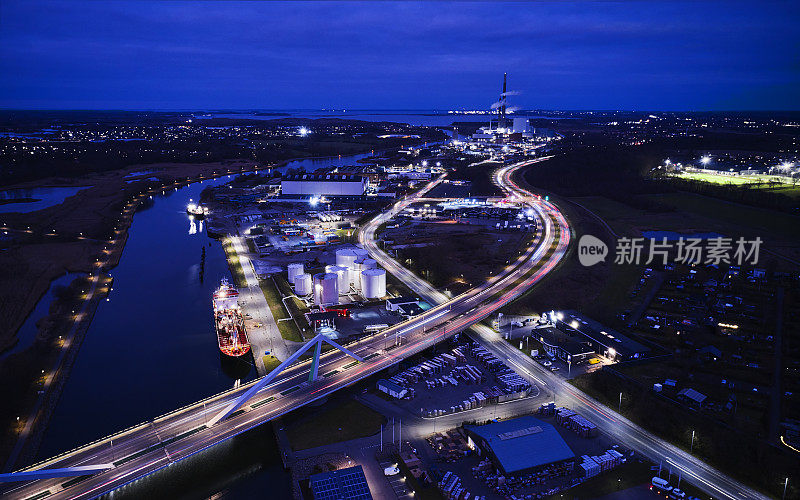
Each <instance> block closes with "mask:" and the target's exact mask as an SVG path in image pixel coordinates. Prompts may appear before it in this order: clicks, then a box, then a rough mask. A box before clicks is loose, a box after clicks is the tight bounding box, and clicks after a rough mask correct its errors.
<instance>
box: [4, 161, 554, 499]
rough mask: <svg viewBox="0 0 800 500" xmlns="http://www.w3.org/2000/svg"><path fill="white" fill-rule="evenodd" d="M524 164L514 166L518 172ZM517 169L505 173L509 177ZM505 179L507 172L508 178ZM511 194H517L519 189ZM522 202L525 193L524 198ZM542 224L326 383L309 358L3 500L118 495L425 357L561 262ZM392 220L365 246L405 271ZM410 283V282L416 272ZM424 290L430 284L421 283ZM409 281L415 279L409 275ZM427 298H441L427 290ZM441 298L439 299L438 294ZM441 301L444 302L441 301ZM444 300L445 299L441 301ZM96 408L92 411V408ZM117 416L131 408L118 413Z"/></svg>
mask: <svg viewBox="0 0 800 500" xmlns="http://www.w3.org/2000/svg"><path fill="white" fill-rule="evenodd" d="M520 166H522V164H519V165H516V166H514V168H513V169H516V168H519V167H520ZM513 169H512V168H507V169H504V170H503V171H505V172H506V173H507V174H508V173H510V172H511V171H512V170H513ZM501 172H502V171H501ZM438 182H439V181H438V180H437V181H433V182H431V183H430V184H428V185H427V186H426V187H425V188H424V189H423V190H421V191H420V192H419V193H417V194H415V195H414V196H412V197H411V198H409V199H405V200H401V201H399V202H398V203H396V204H395V205H394V206H393V207H392V209H391V210H390V212H389V213H396V212H397V211H398V210H401V209H402V208H403V207H405V206H406V205H407V204H408V203H411V202H412V201H413V200H414V199H416V198H417V197H420V196H424V194H425V193H427V191H428V190H430V189H431V188H432V187H433V186H435V185H436V184H437V183H438ZM510 189H511V191H509V193H510V195H512V196H513V195H514V193H515V191H513V189H514V188H513V186H511V187H510ZM517 195H518V196H522V194H521V193H517ZM527 202H529V203H532V204H533V205H532V208H533V209H534V210H535V211H536V214H537V216H538V217H539V228H540V230H539V231H538V232H537V234H536V238H535V241H534V242H533V244H532V245H531V246H530V247H529V248H527V249H526V250H525V251H524V252H522V253H521V255H520V256H519V258H518V259H517V260H516V261H514V262H512V263H511V265H509V266H508V267H507V268H506V269H504V270H503V271H502V272H501V273H499V274H498V276H496V277H494V278H492V279H490V280H489V281H487V282H486V283H484V284H482V285H480V286H478V287H476V288H473V289H471V290H469V291H467V292H465V293H463V294H462V295H459V296H457V297H455V298H453V299H452V300H450V301H448V302H446V303H443V304H441V305H438V306H436V307H433V308H431V309H429V310H428V311H426V312H425V313H423V314H421V315H419V316H417V317H415V318H412V319H411V320H408V321H405V322H403V323H400V324H397V325H395V326H393V327H391V328H389V329H387V330H384V331H383V332H380V333H378V334H375V335H371V336H367V337H362V338H360V339H358V340H357V341H355V342H351V343H350V344H347V345H346V347H348V348H349V349H351V350H352V351H354V352H355V353H356V354H358V355H359V356H361V357H363V358H364V359H365V361H364V362H363V363H358V362H355V361H353V360H352V359H351V358H347V357H345V355H343V354H342V353H340V352H338V351H330V352H327V353H325V354H323V356H322V358H321V361H320V369H319V373H320V378H319V379H318V380H316V381H314V382H309V381H308V374H307V369H308V364H309V362H308V361H303V362H300V363H297V364H295V365H292V366H290V367H289V368H288V369H287V370H285V371H284V372H283V373H282V374H281V375H280V378H278V379H277V380H276V381H274V382H273V383H271V384H269V385H267V386H266V387H264V388H263V389H262V390H260V391H259V392H258V393H257V394H256V395H255V396H254V397H253V398H252V399H251V400H250V401H249V402H248V403H247V404H245V405H244V406H242V407H241V408H240V409H239V410H237V411H236V412H234V413H233V414H232V415H231V416H230V417H228V418H227V419H224V420H222V421H220V422H218V423H217V424H216V425H213V426H211V427H208V425H207V423H208V422H209V421H210V420H211V419H212V418H213V417H214V416H215V415H216V414H218V413H219V412H220V411H221V410H222V409H223V408H225V407H226V406H228V405H229V404H230V403H231V402H232V401H233V400H234V399H235V398H237V397H238V396H240V395H242V394H243V393H244V392H245V391H247V390H248V389H249V388H250V386H251V385H252V384H254V383H255V381H254V382H250V383H248V384H243V385H242V386H240V387H237V388H234V389H231V390H229V391H226V392H224V393H221V394H217V395H214V396H212V397H210V398H207V399H206V400H204V401H200V402H197V403H194V404H191V405H189V406H187V407H184V408H181V409H179V410H176V411H174V412H172V413H169V414H167V415H163V416H161V417H158V418H156V419H154V420H152V421H149V422H145V423H142V424H139V425H137V426H134V427H131V428H129V429H127V430H125V431H122V432H120V433H117V434H115V435H113V436H109V437H106V438H103V439H100V440H98V441H96V442H94V443H90V444H87V445H84V446H82V447H80V448H77V449H75V450H72V451H70V452H67V453H65V454H62V455H60V456H58V457H54V458H51V459H48V460H45V461H43V462H41V463H39V464H36V465H35V466H32V467H30V468H28V469H25V470H35V469H42V468H61V467H75V466H89V465H99V464H108V463H111V464H114V468H113V469H110V470H108V471H106V472H102V473H99V474H95V475H92V476H83V477H79V478H73V479H65V478H60V479H40V480H37V481H29V482H26V483H11V484H10V485H6V487H5V488H4V490H3V491H2V493H3V495H4V498H21V499H29V498H93V497H96V496H99V495H102V494H104V493H107V492H109V491H113V490H114V489H117V488H119V487H121V486H123V485H126V484H128V483H130V482H132V481H135V480H136V479H139V478H141V477H143V476H146V475H148V474H151V473H153V472H155V471H157V470H160V469H163V468H165V467H169V466H170V465H171V464H173V463H175V462H177V461H179V460H182V459H184V458H187V457H189V456H191V455H193V454H195V453H197V452H200V451H202V450H204V449H206V448H209V447H211V446H214V445H215V444H218V443H220V442H222V441H224V440H226V439H230V438H232V437H234V436H236V435H238V434H241V433H242V432H245V431H247V430H249V429H252V428H253V427H256V426H258V425H261V424H263V423H264V422H267V421H269V420H271V419H274V418H276V417H279V416H280V415H283V414H285V413H287V412H289V411H291V410H294V409H297V408H299V407H301V406H303V405H306V404H308V403H310V402H312V401H314V400H317V399H319V398H322V397H325V396H327V395H328V394H330V393H332V392H334V391H336V390H338V389H341V388H343V387H347V386H349V385H351V384H353V383H355V382H357V381H359V380H361V379H363V378H365V377H368V376H370V375H372V374H374V373H377V372H379V371H380V370H383V369H385V368H386V367H388V366H391V365H392V364H394V363H397V362H398V361H400V360H401V359H404V358H406V357H408V356H411V355H413V354H415V353H418V352H420V351H422V350H424V349H427V348H428V347H430V346H432V345H434V344H436V343H438V342H440V341H441V340H443V339H445V338H447V337H448V336H450V335H453V334H455V333H457V332H460V331H463V330H464V329H465V328H468V327H469V326H471V325H473V324H475V323H476V322H478V321H480V320H482V319H484V318H485V317H487V316H488V315H489V314H491V313H492V312H493V311H495V310H496V309H498V308H499V307H502V306H503V305H505V304H506V303H508V302H509V301H511V300H513V299H514V298H516V297H518V296H519V295H520V294H522V293H524V291H525V290H527V289H528V288H529V287H530V285H532V284H533V283H535V282H536V281H538V280H539V279H541V277H543V276H544V275H545V274H546V273H547V272H549V271H550V270H551V269H552V268H553V266H554V265H555V264H556V263H557V262H558V260H560V259H561V258H562V257H563V255H564V251H565V250H566V248H567V245H568V243H569V232H568V231H565V230H563V228H566V221H565V220H564V219H563V217H561V215H560V214H559V213H558V212H557V211H556V210H555V209H554V208H553V207H551V206H549V205H547V204H542V203H538V202H535V201H534V200H532V199H531V200H527ZM387 217H388V215H387V214H383V215H381V216H378V217H377V218H376V219H374V220H373V221H371V222H370V223H368V225H367V226H366V227H365V230H364V232H363V233H362V236H361V237H362V241H364V243H365V244H366V245H367V247H368V248H369V250H370V251H371V252H376V253H375V255H380V254H383V255H384V256H385V257H384V258H383V260H384V261H385V262H386V263H387V268H388V270H389V271H390V272H396V273H399V274H404V273H408V271H405V270H404V269H403V268H400V267H399V266H397V264H396V263H393V262H392V261H391V260H390V259H388V256H386V254H384V253H383V252H382V251H380V250H379V249H377V248H375V245H374V243H372V236H373V235H374V232H375V229H377V227H378V226H379V225H380V224H381V223H382V222H383V221H385V220H386V218H387ZM411 276H413V275H411ZM414 278H415V279H416V281H417V282H418V284H419V286H425V285H427V284H426V283H424V282H422V281H421V280H419V278H416V277H414ZM404 279H408V276H407V275H406V276H405V277H404ZM427 288H428V290H427V291H428V293H438V292H436V291H435V290H433V289H431V288H430V287H429V286H428V287H427ZM440 295H441V294H439V295H437V297H439V296H440ZM441 297H443V296H441ZM443 300H444V299H443ZM87 411H90V410H87ZM120 411H124V409H121V410H120Z"/></svg>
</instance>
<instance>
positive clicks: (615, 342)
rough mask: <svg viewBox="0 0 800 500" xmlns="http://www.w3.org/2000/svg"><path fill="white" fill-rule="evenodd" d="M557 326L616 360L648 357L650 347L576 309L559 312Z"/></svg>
mask: <svg viewBox="0 0 800 500" xmlns="http://www.w3.org/2000/svg"><path fill="white" fill-rule="evenodd" d="M559 314H560V315H561V317H560V318H556V319H555V326H556V328H558V329H559V330H561V331H562V332H564V333H566V334H567V335H570V336H577V337H579V338H581V341H582V342H585V343H587V344H588V345H589V346H590V347H591V348H592V350H593V351H594V352H596V353H597V354H601V355H603V356H605V357H607V358H609V359H612V360H614V361H627V360H631V359H638V358H643V357H646V356H648V355H649V354H650V351H651V350H650V348H649V347H647V346H646V345H644V344H642V343H640V342H637V341H635V340H633V339H632V338H630V337H627V336H625V335H623V334H621V333H619V332H618V331H616V330H613V329H611V328H607V327H605V326H603V325H602V324H601V323H598V322H597V321H594V320H593V319H589V318H587V317H586V316H581V315H579V314H578V313H577V312H576V311H564V312H562V313H559Z"/></svg>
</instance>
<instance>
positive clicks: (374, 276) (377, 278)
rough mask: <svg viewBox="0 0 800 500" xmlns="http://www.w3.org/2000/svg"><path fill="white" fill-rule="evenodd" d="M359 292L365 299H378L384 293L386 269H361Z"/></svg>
mask: <svg viewBox="0 0 800 500" xmlns="http://www.w3.org/2000/svg"><path fill="white" fill-rule="evenodd" d="M361 294H362V295H363V296H364V298H366V299H379V298H381V297H383V296H385V295H386V271H384V270H383V269H364V270H363V271H361Z"/></svg>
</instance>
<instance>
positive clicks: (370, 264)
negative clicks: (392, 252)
mask: <svg viewBox="0 0 800 500" xmlns="http://www.w3.org/2000/svg"><path fill="white" fill-rule="evenodd" d="M376 267H378V262H377V261H376V260H375V259H370V258H369V257H367V258H366V259H364V260H362V261H361V270H362V271H363V270H365V269H375V268H376Z"/></svg>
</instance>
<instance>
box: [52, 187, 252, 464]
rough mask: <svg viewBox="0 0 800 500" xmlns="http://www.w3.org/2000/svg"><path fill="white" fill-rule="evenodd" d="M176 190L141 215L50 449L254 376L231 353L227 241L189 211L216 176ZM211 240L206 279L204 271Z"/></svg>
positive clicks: (74, 374)
mask: <svg viewBox="0 0 800 500" xmlns="http://www.w3.org/2000/svg"><path fill="white" fill-rule="evenodd" d="M229 180H230V179H229V178H228V177H225V178H222V179H217V180H215V181H205V182H204V183H202V184H201V183H196V184H193V185H191V186H188V187H185V188H182V189H178V190H177V191H175V190H172V191H167V192H166V195H165V196H156V197H155V199H154V204H153V205H152V206H151V207H149V208H145V209H142V210H141V211H140V212H139V213H137V214H136V215H135V217H134V219H133V224H132V226H131V228H130V232H129V236H128V242H127V244H126V245H125V250H124V253H123V255H122V259H121V260H120V263H119V265H118V266H117V267H116V268H115V269H114V270H112V273H111V274H112V276H113V277H114V284H113V291H112V292H111V295H110V297H109V299H110V300H109V301H108V302H104V303H102V304H101V305H100V307H99V308H98V309H97V313H96V314H95V317H94V320H93V321H92V323H91V325H90V326H89V330H88V332H87V333H86V337H85V339H84V341H83V345H82V346H81V348H80V353H79V355H78V357H77V360H76V361H75V364H74V366H73V367H72V371H71V373H70V376H69V379H68V380H67V382H66V384H65V387H64V392H63V393H62V396H61V399H60V401H59V403H58V406H57V407H56V409H55V412H54V414H53V417H52V420H51V422H50V426H49V428H48V431H47V434H46V435H45V438H44V440H43V444H42V447H41V450H40V456H41V457H48V456H52V455H54V454H57V453H59V452H61V451H64V450H68V449H71V448H73V447H75V446H77V445H80V444H82V443H87V442H90V441H93V440H95V439H98V438H101V437H103V436H107V435H109V434H111V433H113V432H115V431H118V430H121V429H124V428H126V427H128V426H131V425H134V424H137V423H140V422H144V421H146V420H148V419H151V418H153V417H155V416H158V415H161V414H163V413H166V412H168V411H170V410H173V409H175V408H179V407H181V406H184V405H186V404H188V403H191V402H193V401H197V400H199V399H202V398H204V397H206V396H209V395H211V394H214V393H217V392H220V391H222V390H225V389H228V388H230V387H232V386H233V384H234V382H235V381H236V379H238V378H242V379H245V380H246V379H251V378H253V377H254V376H255V369H254V368H253V367H252V365H251V364H245V365H244V367H243V368H242V369H240V370H231V369H228V368H229V364H228V363H225V364H223V363H222V360H221V356H220V353H219V349H218V348H217V340H216V335H215V333H214V325H213V318H212V314H211V294H212V290H213V289H214V288H215V287H216V286H218V284H219V280H220V279H221V278H222V277H230V273H229V271H228V267H227V264H226V262H225V254H224V252H223V251H222V248H221V246H220V244H219V243H217V242H216V241H214V240H212V239H210V238H209V237H208V236H206V234H205V231H204V229H205V228H204V227H202V228H201V224H200V223H199V222H194V221H191V220H190V219H189V217H188V216H187V215H186V213H185V211H184V210H185V206H186V203H187V202H188V200H189V199H190V198H192V199H194V200H197V199H199V197H200V192H201V191H202V190H203V189H204V188H205V187H207V186H209V185H213V184H221V183H224V182H227V181H229ZM203 248H205V251H206V257H205V266H204V268H205V269H204V271H205V272H204V280H203V281H200V268H201V254H202V251H203Z"/></svg>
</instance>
